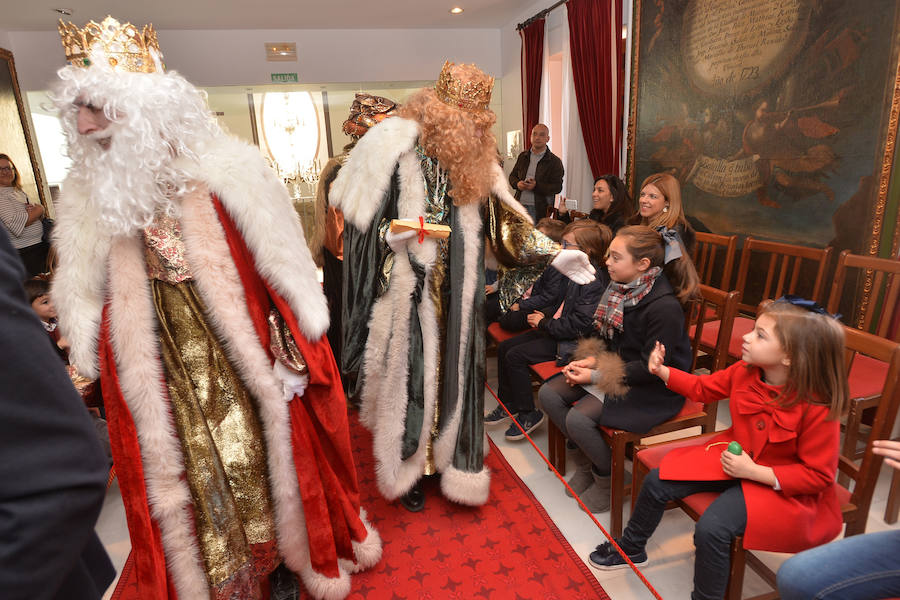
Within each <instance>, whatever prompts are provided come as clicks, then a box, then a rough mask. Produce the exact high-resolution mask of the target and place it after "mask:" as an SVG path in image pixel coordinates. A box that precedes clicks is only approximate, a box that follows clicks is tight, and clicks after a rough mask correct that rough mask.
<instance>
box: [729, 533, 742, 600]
mask: <svg viewBox="0 0 900 600" xmlns="http://www.w3.org/2000/svg"><path fill="white" fill-rule="evenodd" d="M746 562H747V558H746V555H745V551H744V538H743V537H742V536H737V537H736V538H734V540H732V542H731V563H730V564H731V566H730V568H729V571H728V587H727V588H726V591H725V600H741V593H742V592H743V589H744V566H745V564H746Z"/></svg>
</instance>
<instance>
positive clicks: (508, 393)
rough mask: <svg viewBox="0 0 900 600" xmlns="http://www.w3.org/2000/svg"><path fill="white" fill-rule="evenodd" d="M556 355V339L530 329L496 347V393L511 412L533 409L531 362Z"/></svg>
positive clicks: (544, 359) (539, 361)
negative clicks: (497, 382) (497, 383)
mask: <svg viewBox="0 0 900 600" xmlns="http://www.w3.org/2000/svg"><path fill="white" fill-rule="evenodd" d="M555 358H556V340H554V339H553V338H551V337H550V336H549V335H547V334H546V333H544V332H543V331H539V330H535V331H527V332H525V333H523V334H521V335H517V336H516V337H514V338H510V339H508V340H506V341H504V342H501V343H500V345H499V346H497V379H498V380H499V385H498V389H497V395H498V396H500V400H501V401H502V402H503V404H505V405H506V407H507V408H509V411H510V412H512V413H517V412H523V411H532V410H534V396H533V394H532V391H531V375H530V374H529V372H528V365H533V364H536V363H542V362H545V361H548V360H553V359H555Z"/></svg>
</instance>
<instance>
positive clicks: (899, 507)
mask: <svg viewBox="0 0 900 600" xmlns="http://www.w3.org/2000/svg"><path fill="white" fill-rule="evenodd" d="M898 513H900V471H894V474H893V475H892V476H891V490H890V491H889V492H888V499H887V506H886V507H885V508H884V522H885V523H887V524H888V525H893V524H894V523H896V522H897V515H898Z"/></svg>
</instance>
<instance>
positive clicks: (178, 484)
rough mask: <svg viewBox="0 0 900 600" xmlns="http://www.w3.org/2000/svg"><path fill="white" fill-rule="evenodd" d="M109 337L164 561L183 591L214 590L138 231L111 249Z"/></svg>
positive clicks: (191, 594)
mask: <svg viewBox="0 0 900 600" xmlns="http://www.w3.org/2000/svg"><path fill="white" fill-rule="evenodd" d="M109 266H110V294H111V302H110V310H109V323H110V338H111V341H112V345H113V350H114V352H115V356H116V367H117V372H118V376H119V383H120V386H121V389H122V396H123V397H124V399H125V401H126V403H127V404H128V408H129V410H130V412H131V416H132V418H133V419H134V424H135V428H136V430H137V435H138V441H139V443H140V448H141V459H142V461H143V467H144V482H145V484H146V488H147V499H148V501H149V504H150V513H151V514H152V515H153V518H154V519H155V520H156V522H157V523H158V524H159V529H160V532H161V534H162V545H163V549H164V550H165V555H166V564H167V566H168V570H169V572H170V573H171V575H172V581H173V583H174V585H175V589H176V591H177V592H178V596H179V597H181V598H203V597H207V596H208V595H209V589H208V586H209V584H208V581H207V578H206V573H205V570H204V568H203V566H202V558H201V556H200V550H199V548H198V546H197V540H196V534H195V532H194V527H193V520H192V519H193V514H192V509H191V506H192V500H191V493H190V490H189V489H188V485H187V482H186V481H185V480H184V479H182V477H181V475H182V473H183V472H184V466H183V463H182V449H181V443H180V442H179V440H178V437H177V435H176V432H175V427H174V424H173V423H172V418H171V414H170V412H169V401H168V394H167V392H166V391H165V388H164V383H163V382H164V377H163V373H162V367H161V364H162V363H161V361H160V357H159V350H158V342H157V335H156V326H155V323H156V314H155V310H154V308H153V300H152V299H151V296H150V286H149V283H148V279H147V272H146V269H145V266H144V254H143V248H142V246H141V242H140V240H139V239H138V238H134V239H121V238H120V239H118V240H117V241H116V243H115V244H114V245H113V248H112V251H111V252H110V263H109Z"/></svg>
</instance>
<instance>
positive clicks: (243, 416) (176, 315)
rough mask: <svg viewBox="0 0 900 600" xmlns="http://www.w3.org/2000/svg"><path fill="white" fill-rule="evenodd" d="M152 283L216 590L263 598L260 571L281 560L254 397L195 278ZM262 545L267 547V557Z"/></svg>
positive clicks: (220, 595) (215, 593)
mask: <svg viewBox="0 0 900 600" xmlns="http://www.w3.org/2000/svg"><path fill="white" fill-rule="evenodd" d="M151 288H152V291H153V300H154V304H155V306H156V313H157V317H158V321H159V342H160V350H161V355H162V362H163V366H164V368H165V373H166V383H167V385H168V391H169V397H170V400H171V406H172V415H173V418H174V421H175V427H176V429H177V432H178V437H179V438H180V439H181V443H182V452H183V455H184V466H185V473H186V479H187V483H188V486H189V487H190V490H191V496H192V499H193V508H194V524H195V528H196V531H197V539H198V542H199V546H200V550H201V554H202V556H203V560H204V563H205V566H206V573H207V577H208V579H209V583H210V586H211V588H212V590H213V596H214V597H215V598H217V599H218V598H250V599H254V598H259V597H261V591H260V589H259V583H258V582H259V579H260V577H263V576H265V575H266V574H268V573H269V572H271V571H272V570H273V569H274V568H275V566H276V565H277V564H278V563H277V555H276V550H275V548H276V547H275V544H274V543H273V542H274V540H275V522H274V516H273V510H272V500H271V496H270V491H269V486H268V471H267V467H266V446H265V441H264V438H263V432H262V426H261V423H260V420H259V416H258V412H257V409H256V406H255V403H254V401H253V399H252V398H251V396H250V394H249V393H248V392H247V390H246V388H245V387H244V385H243V383H242V382H241V380H240V378H239V377H238V375H237V373H236V372H235V370H234V368H232V366H231V364H230V363H229V361H228V359H227V357H226V355H225V352H224V350H223V348H222V345H221V344H220V343H219V341H218V339H217V338H216V336H215V334H214V332H213V331H212V330H211V329H210V327H209V324H208V322H207V318H206V316H205V315H206V312H205V309H204V305H203V301H202V299H201V298H200V296H199V295H198V294H197V292H196V290H195V288H194V284H193V282H191V281H182V282H181V283H175V284H171V283H167V282H165V281H162V280H159V279H153V280H151ZM260 545H261V546H260ZM260 547H263V548H267V549H268V551H267V552H265V553H264V555H263V556H259V549H260ZM254 551H256V553H257V556H254Z"/></svg>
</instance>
